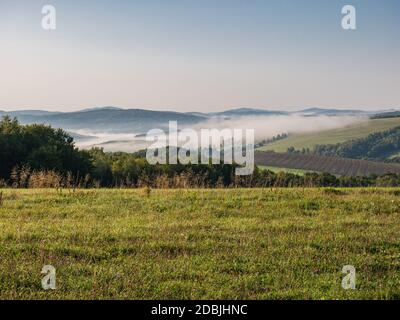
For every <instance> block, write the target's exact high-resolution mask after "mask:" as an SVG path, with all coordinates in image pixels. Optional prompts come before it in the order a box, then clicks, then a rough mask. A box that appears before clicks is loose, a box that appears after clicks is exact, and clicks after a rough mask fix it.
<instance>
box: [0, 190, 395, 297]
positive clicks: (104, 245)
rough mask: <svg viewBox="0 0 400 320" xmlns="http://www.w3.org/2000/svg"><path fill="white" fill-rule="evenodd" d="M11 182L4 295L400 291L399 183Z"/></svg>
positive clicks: (1, 226)
mask: <svg viewBox="0 0 400 320" xmlns="http://www.w3.org/2000/svg"><path fill="white" fill-rule="evenodd" d="M2 192H3V200H2V204H1V206H0V230H1V233H0V298H1V299H14V298H23V299H61V298H66V299H101V298H106V299H298V298H300V299H361V298H368V299H399V298H400V233H399V230H400V189H353V190H350V189H248V190H246V189H230V190H152V191H151V192H150V194H149V195H148V194H146V192H145V190H118V189H114V190H76V191H75V192H72V191H68V190H63V191H61V192H60V191H57V190H52V189H47V190H10V189H7V190H2ZM48 264H50V265H53V266H54V267H55V268H56V269H57V289H56V290H53V291H51V292H49V291H44V290H43V289H42V288H41V278H42V275H41V274H40V272H41V269H42V267H43V266H44V265H48ZM344 265H353V266H355V268H356V270H357V278H356V279H357V284H356V285H357V288H356V290H344V289H343V288H342V287H341V281H342V278H343V277H344V275H343V274H342V273H341V270H342V267H343V266H344Z"/></svg>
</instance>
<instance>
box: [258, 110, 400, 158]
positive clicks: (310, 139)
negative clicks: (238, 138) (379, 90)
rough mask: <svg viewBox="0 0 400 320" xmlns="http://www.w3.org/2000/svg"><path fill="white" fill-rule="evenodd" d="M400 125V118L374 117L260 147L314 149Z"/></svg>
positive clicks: (290, 137) (294, 135) (272, 149)
mask: <svg viewBox="0 0 400 320" xmlns="http://www.w3.org/2000/svg"><path fill="white" fill-rule="evenodd" d="M399 125H400V118H389V119H373V120H367V121H363V122H358V123H355V124H352V125H349V126H346V127H343V128H339V129H333V130H325V131H321V132H318V133H315V132H313V133H305V134H292V135H289V137H288V138H287V139H283V140H279V141H275V142H273V143H270V144H268V145H266V146H263V147H261V148H259V150H261V151H268V150H271V151H275V152H286V151H287V149H288V148H290V147H294V148H295V149H296V150H302V149H303V148H309V149H313V148H314V147H315V145H317V144H336V143H341V142H345V141H348V140H352V139H358V138H363V137H366V136H367V135H369V134H371V133H374V132H379V131H385V130H388V129H391V128H394V127H396V126H399Z"/></svg>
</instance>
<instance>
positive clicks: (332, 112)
mask: <svg viewBox="0 0 400 320" xmlns="http://www.w3.org/2000/svg"><path fill="white" fill-rule="evenodd" d="M295 113H297V114H308V115H325V116H340V115H366V114H370V112H368V111H363V110H342V109H323V108H308V109H304V110H300V111H297V112H295Z"/></svg>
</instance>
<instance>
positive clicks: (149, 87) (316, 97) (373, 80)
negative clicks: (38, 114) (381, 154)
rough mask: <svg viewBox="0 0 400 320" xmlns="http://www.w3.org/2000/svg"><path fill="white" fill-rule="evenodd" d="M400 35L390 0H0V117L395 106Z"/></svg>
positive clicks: (396, 4)
mask: <svg viewBox="0 0 400 320" xmlns="http://www.w3.org/2000/svg"><path fill="white" fill-rule="evenodd" d="M46 4H51V5H53V6H54V7H55V8H56V19H57V20H56V23H57V25H56V27H57V28H56V30H51V31H48V30H47V31H46V30H43V28H42V26H41V21H42V17H43V15H42V13H41V10H42V7H43V5H46ZM346 4H351V5H353V6H354V7H355V8H356V13H357V16H356V17H357V29H356V30H344V29H343V28H342V26H341V19H342V17H343V15H342V13H341V10H342V7H343V6H344V5H346ZM399 35H400V1H398V0H347V1H342V0H213V1H210V0H201V1H200V0H198V1H194V0H141V1H139V0H137V1H136V0H130V1H123V0H113V1H112V0H96V1H94V0H82V1H77V0H68V1H66V0H65V1H64V0H45V1H39V0H0V110H22V109H44V110H57V111H74V110H79V109H83V108H90V107H100V106H117V107H122V108H143V109H152V110H175V111H199V112H200V111H202V112H209V111H219V110H225V109H229V108H236V107H252V108H263V109H274V110H291V109H301V108H304V107H324V108H342V109H344V108H352V109H353V108H357V109H374V110H379V109H389V108H400V58H399V57H400V36H399Z"/></svg>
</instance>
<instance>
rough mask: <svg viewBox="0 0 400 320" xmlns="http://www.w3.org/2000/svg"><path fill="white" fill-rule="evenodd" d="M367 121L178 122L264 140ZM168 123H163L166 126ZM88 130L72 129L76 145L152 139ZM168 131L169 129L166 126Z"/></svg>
mask: <svg viewBox="0 0 400 320" xmlns="http://www.w3.org/2000/svg"><path fill="white" fill-rule="evenodd" d="M367 121H368V118H367V117H364V116H324V115H319V116H305V115H282V116H281V115H277V116H245V117H233V118H222V117H215V118H210V119H208V120H205V121H203V122H201V123H198V124H195V125H185V124H180V123H179V122H178V130H184V129H193V130H195V131H197V132H200V130H201V129H219V130H222V129H232V130H233V129H242V130H245V129H254V132H255V139H256V142H257V141H261V140H264V139H270V138H273V137H275V136H277V135H278V134H282V133H286V134H289V135H291V134H303V133H304V134H305V133H313V132H315V133H317V132H321V131H326V130H332V129H338V128H343V127H346V126H350V125H358V124H360V125H361V124H362V123H365V122H367ZM166 126H168V124H160V126H159V128H165V127H166ZM99 131H100V130H98V131H97V132H91V131H88V130H75V131H74V130H71V131H70V132H71V133H72V135H73V136H74V137H75V141H76V145H77V146H78V147H79V148H82V149H90V148H93V147H100V148H104V150H105V151H110V152H116V151H123V152H135V151H138V150H143V149H146V148H147V147H148V146H149V145H150V144H151V142H148V141H146V135H143V134H138V133H134V132H126V133H108V132H103V133H101V132H100V133H99ZM165 132H166V134H168V130H165Z"/></svg>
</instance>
